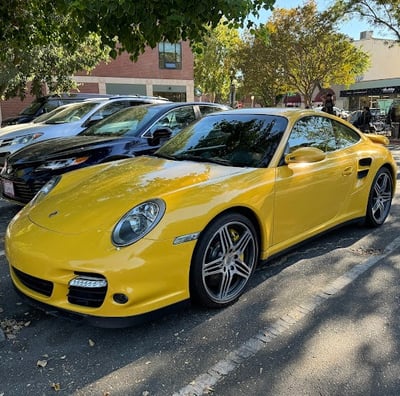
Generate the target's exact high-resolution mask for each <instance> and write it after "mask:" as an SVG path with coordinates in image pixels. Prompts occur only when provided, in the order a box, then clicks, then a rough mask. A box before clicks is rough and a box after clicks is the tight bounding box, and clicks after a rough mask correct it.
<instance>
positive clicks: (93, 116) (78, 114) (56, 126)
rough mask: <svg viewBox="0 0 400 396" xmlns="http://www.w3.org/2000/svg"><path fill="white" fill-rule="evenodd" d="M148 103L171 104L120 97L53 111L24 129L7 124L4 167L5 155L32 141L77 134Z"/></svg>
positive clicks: (1, 149)
mask: <svg viewBox="0 0 400 396" xmlns="http://www.w3.org/2000/svg"><path fill="white" fill-rule="evenodd" d="M145 103H169V101H167V100H165V99H159V98H153V97H147V96H143V97H140V96H117V97H115V96H114V97H112V98H109V99H105V98H99V99H93V100H86V101H82V102H80V103H74V104H71V105H69V106H68V107H66V108H64V109H63V110H62V111H60V112H57V113H56V114H53V116H51V117H50V118H48V119H47V120H46V121H44V122H42V123H38V124H37V125H35V124H29V125H26V126H25V127H24V128H22V129H20V128H19V127H6V128H4V129H3V128H1V129H0V167H2V166H3V165H4V162H5V158H6V157H7V156H8V155H10V154H11V153H14V152H15V151H17V150H20V149H21V148H23V147H25V146H26V145H28V144H32V143H35V142H39V141H42V140H46V139H52V138H56V137H62V136H75V135H77V134H78V133H79V132H82V131H83V130H84V129H86V128H88V127H89V126H90V125H92V124H94V123H96V122H98V121H100V120H102V119H103V118H105V117H108V116H109V115H111V114H113V113H115V112H116V111H118V110H121V109H123V108H126V107H130V106H137V105H140V104H145Z"/></svg>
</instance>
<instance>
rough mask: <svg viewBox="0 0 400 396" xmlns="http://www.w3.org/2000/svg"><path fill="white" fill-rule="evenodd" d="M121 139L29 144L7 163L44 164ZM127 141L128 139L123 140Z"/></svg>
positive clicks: (83, 138)
mask: <svg viewBox="0 0 400 396" xmlns="http://www.w3.org/2000/svg"><path fill="white" fill-rule="evenodd" d="M122 140H123V139H122V138H115V137H108V138H107V137H101V136H71V137H66V138H55V139H49V140H44V141H43V142H37V143H34V144H31V145H29V146H27V147H25V148H23V149H21V150H18V151H16V152H15V153H14V154H12V155H11V156H10V157H9V160H8V162H9V163H11V164H13V163H22V162H23V163H28V162H35V163H38V162H44V161H46V160H49V159H52V158H57V157H66V156H68V155H74V154H78V155H79V153H81V152H85V151H88V150H91V149H95V148H99V147H101V146H110V145H114V144H117V143H121V142H122ZM125 140H128V139H125Z"/></svg>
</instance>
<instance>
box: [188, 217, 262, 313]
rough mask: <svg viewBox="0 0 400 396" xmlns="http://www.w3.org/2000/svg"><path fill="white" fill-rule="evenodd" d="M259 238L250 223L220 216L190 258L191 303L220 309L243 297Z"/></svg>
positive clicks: (246, 220)
mask: <svg viewBox="0 0 400 396" xmlns="http://www.w3.org/2000/svg"><path fill="white" fill-rule="evenodd" d="M258 249H259V247H258V238H257V235H256V231H255V229H254V226H253V224H252V223H251V221H250V220H249V219H248V218H247V217H245V216H243V215H241V214H239V213H229V214H225V215H222V216H221V217H219V218H217V219H216V220H215V221H214V222H212V223H211V224H210V225H209V226H208V227H207V228H206V230H205V231H204V232H203V234H202V235H201V237H200V239H199V241H198V243H197V245H196V248H195V251H194V254H193V258H192V265H191V270H190V294H191V298H192V300H193V301H194V302H197V303H199V304H200V305H203V306H207V307H211V308H222V307H224V306H226V305H228V304H230V303H232V302H233V301H235V300H236V299H237V298H239V296H240V295H241V294H242V293H243V291H244V289H245V286H246V285H247V283H248V281H249V279H250V277H251V275H252V273H253V271H254V268H255V266H256V264H257V260H258Z"/></svg>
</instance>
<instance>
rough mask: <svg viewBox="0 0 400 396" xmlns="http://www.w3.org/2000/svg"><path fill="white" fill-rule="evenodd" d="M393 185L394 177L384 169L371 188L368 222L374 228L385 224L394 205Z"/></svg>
mask: <svg viewBox="0 0 400 396" xmlns="http://www.w3.org/2000/svg"><path fill="white" fill-rule="evenodd" d="M392 197H393V184H392V176H391V174H390V172H389V170H387V169H386V168H382V169H380V170H379V171H378V173H377V174H376V176H375V179H374V182H373V184H372V187H371V192H370V197H369V203H368V209H367V220H368V223H369V224H371V225H373V226H379V225H381V224H383V222H384V221H385V220H386V217H387V216H388V214H389V211H390V207H391V205H392Z"/></svg>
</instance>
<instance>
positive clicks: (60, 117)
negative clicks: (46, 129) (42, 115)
mask: <svg viewBox="0 0 400 396" xmlns="http://www.w3.org/2000/svg"><path fill="white" fill-rule="evenodd" d="M98 104H99V102H91V101H90V102H84V103H82V102H81V103H76V104H71V105H69V106H68V107H66V108H65V109H63V110H61V111H59V112H56V113H55V114H54V115H53V116H52V117H50V118H48V119H47V121H45V123H46V124H65V123H69V122H75V121H79V120H80V119H81V118H82V117H83V116H85V115H86V114H87V113H88V112H89V111H90V110H92V109H93V108H94V107H96V106H98Z"/></svg>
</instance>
